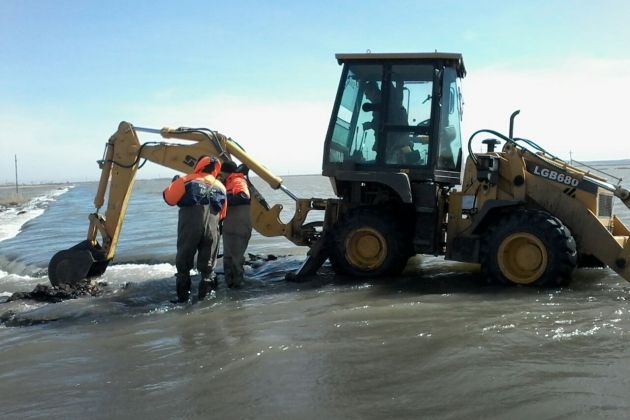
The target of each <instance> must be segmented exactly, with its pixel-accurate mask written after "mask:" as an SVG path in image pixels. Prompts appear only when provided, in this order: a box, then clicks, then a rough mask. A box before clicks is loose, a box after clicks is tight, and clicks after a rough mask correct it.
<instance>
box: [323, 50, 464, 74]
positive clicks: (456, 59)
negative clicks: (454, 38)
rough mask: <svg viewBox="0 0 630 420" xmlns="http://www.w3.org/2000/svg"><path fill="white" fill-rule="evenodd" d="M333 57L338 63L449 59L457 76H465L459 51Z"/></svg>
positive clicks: (462, 59) (339, 55) (462, 58)
mask: <svg viewBox="0 0 630 420" xmlns="http://www.w3.org/2000/svg"><path fill="white" fill-rule="evenodd" d="M335 58H336V59H337V62H338V63H339V64H343V63H347V62H353V61H372V60H374V61H418V60H426V61H435V60H442V61H451V62H453V63H454V67H455V69H456V70H457V75H458V76H459V77H464V76H466V68H465V67H464V57H462V55H461V54H459V53H442V52H432V53H359V54H335Z"/></svg>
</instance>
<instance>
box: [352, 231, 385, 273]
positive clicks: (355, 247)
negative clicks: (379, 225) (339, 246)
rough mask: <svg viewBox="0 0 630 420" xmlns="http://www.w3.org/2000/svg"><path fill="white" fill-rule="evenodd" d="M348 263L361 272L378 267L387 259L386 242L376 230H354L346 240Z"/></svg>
mask: <svg viewBox="0 0 630 420" xmlns="http://www.w3.org/2000/svg"><path fill="white" fill-rule="evenodd" d="M346 256H347V258H348V262H349V263H350V264H351V265H353V266H354V267H356V268H359V269H361V270H372V269H375V268H377V267H379V266H380V265H381V264H383V262H384V261H385V258H386V257H387V241H386V240H385V237H384V236H383V235H382V234H381V233H380V232H379V231H377V230H376V229H373V228H369V227H363V228H359V229H356V230H354V231H352V232H351V233H350V235H348V236H347V238H346Z"/></svg>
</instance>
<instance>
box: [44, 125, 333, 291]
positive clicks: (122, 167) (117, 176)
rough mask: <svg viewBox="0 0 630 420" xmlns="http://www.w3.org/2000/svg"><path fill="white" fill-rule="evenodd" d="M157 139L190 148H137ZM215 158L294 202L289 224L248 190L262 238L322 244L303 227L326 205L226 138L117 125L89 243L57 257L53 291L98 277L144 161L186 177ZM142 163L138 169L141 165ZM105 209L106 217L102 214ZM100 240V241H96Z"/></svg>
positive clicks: (315, 232)
mask: <svg viewBox="0 0 630 420" xmlns="http://www.w3.org/2000/svg"><path fill="white" fill-rule="evenodd" d="M140 132H144V133H152V134H159V135H160V136H161V137H162V138H164V139H177V140H185V141H188V142H190V143H188V144H182V143H168V142H164V141H160V142H146V143H140V140H139V138H138V133H140ZM203 155H207V156H214V157H216V158H218V159H219V160H221V161H226V160H230V159H233V158H236V159H238V160H239V161H240V162H242V163H244V164H246V165H247V166H248V167H249V169H250V170H251V171H252V172H254V173H255V174H257V175H258V176H260V178H262V179H263V180H264V181H265V182H266V183H267V184H268V185H269V186H270V187H271V188H273V189H281V190H282V191H284V192H285V193H286V194H287V195H289V196H290V197H291V198H292V199H293V200H295V213H294V215H293V217H292V219H291V221H289V223H283V222H282V221H281V220H280V217H279V216H280V212H281V211H282V205H280V204H276V205H274V206H272V207H270V206H269V205H268V204H267V202H266V201H265V199H264V198H263V197H262V195H261V194H260V193H259V192H258V191H257V190H256V189H255V187H254V186H253V185H252V186H251V188H252V202H251V204H252V205H251V209H252V210H251V212H252V225H253V227H254V229H256V231H258V232H259V233H260V234H262V235H264V236H284V237H286V238H287V239H289V240H290V241H292V242H293V243H295V244H296V245H304V246H309V247H310V246H313V244H315V243H316V242H317V241H318V240H319V239H320V238H321V230H319V229H318V226H317V224H313V223H306V224H305V220H306V216H307V214H308V213H309V212H310V211H311V210H313V209H316V210H325V208H326V202H327V200H325V199H318V198H309V199H301V198H298V197H297V196H295V194H293V193H292V192H291V191H289V190H288V189H287V188H286V187H285V186H284V185H282V179H281V178H279V177H277V176H276V175H274V174H273V173H271V172H270V171H269V170H268V169H267V168H265V167H264V166H263V165H261V164H260V163H259V162H257V161H256V160H255V159H253V158H252V157H251V156H250V155H248V154H247V153H246V152H245V150H243V148H242V147H240V146H239V145H238V144H237V143H236V142H234V141H233V140H231V139H230V138H228V137H226V136H224V135H222V134H220V133H217V132H214V131H211V130H207V129H198V128H177V129H170V128H162V129H153V128H141V127H134V126H133V125H132V124H130V123H128V122H121V123H120V125H119V126H118V130H117V131H116V133H114V134H113V135H112V136H111V137H110V139H109V141H108V142H107V144H106V147H105V153H104V155H103V159H102V160H100V161H99V165H100V168H101V177H100V180H99V184H98V188H97V192H96V196H95V198H94V207H95V208H96V211H95V212H94V213H92V214H90V215H89V222H90V224H89V228H88V233H87V239H86V240H85V241H82V242H80V243H79V244H77V245H75V246H73V247H72V248H70V249H67V250H64V251H60V252H58V253H56V254H55V255H54V256H53V258H52V259H51V260H50V263H49V265H48V276H49V278H50V281H51V283H52V284H53V286H58V285H62V284H67V285H71V286H72V285H75V284H77V283H78V282H80V281H81V280H83V279H86V278H91V277H96V276H100V275H101V274H103V273H104V272H105V270H106V269H107V266H108V264H109V262H110V261H111V260H112V259H113V258H114V255H115V253H116V246H117V244H118V239H119V236H120V232H121V229H122V224H123V220H124V218H125V213H126V210H127V205H128V203H129V198H130V197H131V193H132V189H133V184H134V180H135V176H136V172H137V171H138V169H139V168H140V167H141V166H142V165H143V164H144V162H145V161H147V160H148V161H151V162H154V163H156V164H158V165H162V166H165V167H168V168H171V169H173V170H175V171H179V172H184V173H188V172H190V171H191V170H192V169H193V168H194V166H195V163H196V162H197V159H199V157H200V156H203ZM141 162H142V163H141ZM106 193H108V198H107V207H106V209H105V213H104V214H100V213H99V211H100V209H101V208H102V207H103V206H104V205H105V195H106ZM99 236H100V239H101V240H100V241H99V240H98V237H99Z"/></svg>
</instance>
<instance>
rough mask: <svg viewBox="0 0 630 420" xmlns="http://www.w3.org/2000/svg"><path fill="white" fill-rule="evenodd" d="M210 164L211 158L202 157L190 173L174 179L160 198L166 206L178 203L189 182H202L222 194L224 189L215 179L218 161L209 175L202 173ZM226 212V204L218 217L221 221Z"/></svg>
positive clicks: (218, 166)
mask: <svg viewBox="0 0 630 420" xmlns="http://www.w3.org/2000/svg"><path fill="white" fill-rule="evenodd" d="M215 160H216V159H215ZM210 163H211V158H208V157H203V158H201V159H199V161H198V162H197V164H196V165H195V169H194V171H193V172H192V173H190V174H188V175H185V176H183V177H178V178H177V179H174V180H173V181H172V182H171V183H170V184H169V185H168V186H167V187H166V188H165V189H164V191H163V192H162V197H164V201H166V204H168V205H169V206H174V205H176V204H177V203H179V201H180V200H181V199H182V197H183V196H184V194H185V193H186V183H188V182H191V181H197V182H203V183H205V184H207V185H209V186H210V187H211V188H216V189H218V190H219V191H221V192H224V191H225V187H224V186H223V184H221V182H219V181H218V180H217V179H216V176H217V175H218V173H219V172H220V171H221V162H220V161H217V162H216V164H215V166H214V168H213V170H212V173H211V174H208V173H205V172H202V170H203V168H205V167H206V166H207V165H208V164H210ZM226 212H227V202H226V203H225V204H224V205H223V206H222V208H221V211H220V213H219V217H220V218H221V219H223V218H225V215H226Z"/></svg>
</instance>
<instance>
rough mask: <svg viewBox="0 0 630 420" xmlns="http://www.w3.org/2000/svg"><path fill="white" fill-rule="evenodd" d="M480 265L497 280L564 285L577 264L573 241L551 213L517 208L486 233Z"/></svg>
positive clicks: (509, 282) (534, 284)
mask: <svg viewBox="0 0 630 420" xmlns="http://www.w3.org/2000/svg"><path fill="white" fill-rule="evenodd" d="M481 265H482V270H483V272H484V273H485V274H486V276H488V277H489V278H490V279H492V280H496V281H498V282H500V283H504V284H522V285H532V286H540V287H558V286H564V285H567V284H569V282H570V281H571V275H572V274H573V271H574V269H575V267H576V265H577V252H576V245H575V240H574V239H573V236H572V235H571V232H570V231H569V229H568V228H567V227H566V226H565V225H564V224H563V223H562V222H561V221H560V220H558V219H557V218H556V217H554V216H552V215H551V214H549V213H547V212H545V211H540V210H530V209H518V210H516V211H513V212H511V213H508V214H506V215H504V216H502V217H501V218H499V219H498V220H497V221H496V222H495V223H493V224H492V225H491V226H490V227H489V228H488V229H487V231H486V232H485V234H484V236H483V240H482V248H481Z"/></svg>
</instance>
